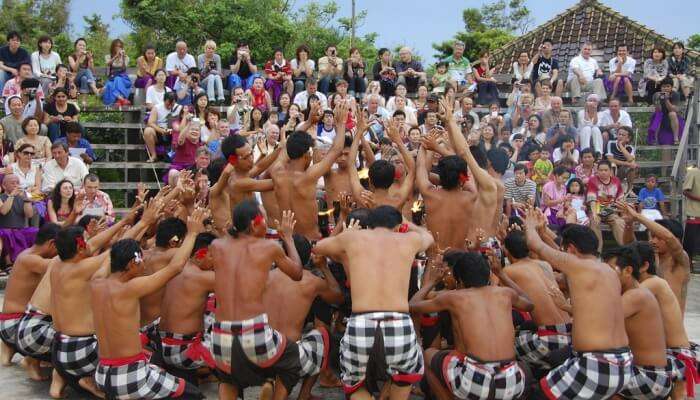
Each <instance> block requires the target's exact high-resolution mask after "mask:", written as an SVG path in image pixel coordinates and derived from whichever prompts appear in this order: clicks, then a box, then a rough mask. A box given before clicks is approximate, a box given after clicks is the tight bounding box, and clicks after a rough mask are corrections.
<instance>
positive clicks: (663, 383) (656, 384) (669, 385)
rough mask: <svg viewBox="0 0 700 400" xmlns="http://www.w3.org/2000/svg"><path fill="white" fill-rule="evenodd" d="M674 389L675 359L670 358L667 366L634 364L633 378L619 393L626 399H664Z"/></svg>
mask: <svg viewBox="0 0 700 400" xmlns="http://www.w3.org/2000/svg"><path fill="white" fill-rule="evenodd" d="M672 389H673V361H672V360H671V358H670V357H669V358H668V361H667V364H666V366H665V367H651V366H650V367H645V366H641V365H633V366H632V379H630V381H629V382H628V383H627V385H626V386H625V388H624V389H622V390H621V391H620V393H618V394H619V395H620V396H622V397H624V398H626V399H635V400H663V399H665V398H666V397H668V395H670V394H671V390H672Z"/></svg>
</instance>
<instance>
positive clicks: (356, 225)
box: [343, 218, 362, 231]
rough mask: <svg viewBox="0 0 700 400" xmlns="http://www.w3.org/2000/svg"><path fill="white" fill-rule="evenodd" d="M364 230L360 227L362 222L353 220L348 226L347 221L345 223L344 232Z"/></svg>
mask: <svg viewBox="0 0 700 400" xmlns="http://www.w3.org/2000/svg"><path fill="white" fill-rule="evenodd" d="M360 229H362V227H361V226H360V221H358V220H356V219H354V218H352V219H351V220H350V223H349V224H346V223H345V221H343V231H357V230H360Z"/></svg>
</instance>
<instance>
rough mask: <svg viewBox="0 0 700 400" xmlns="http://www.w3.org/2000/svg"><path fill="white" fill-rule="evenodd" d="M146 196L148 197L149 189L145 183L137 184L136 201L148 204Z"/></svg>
mask: <svg viewBox="0 0 700 400" xmlns="http://www.w3.org/2000/svg"><path fill="white" fill-rule="evenodd" d="M146 196H148V189H146V185H145V184H144V183H143V182H139V183H138V184H136V201H137V202H138V203H140V204H143V203H145V202H146Z"/></svg>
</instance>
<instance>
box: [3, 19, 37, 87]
mask: <svg viewBox="0 0 700 400" xmlns="http://www.w3.org/2000/svg"><path fill="white" fill-rule="evenodd" d="M5 39H6V40H7V44H6V45H5V46H2V47H0V87H4V86H5V82H7V81H9V80H10V79H12V78H14V77H16V76H17V75H19V66H20V65H22V64H30V65H31V62H32V61H31V57H30V56H29V53H28V52H27V50H25V49H24V48H22V47H21V45H22V39H21V38H20V36H19V33H18V32H16V31H11V32H8V33H7V36H6V37H5Z"/></svg>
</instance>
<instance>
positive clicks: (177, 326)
mask: <svg viewBox="0 0 700 400" xmlns="http://www.w3.org/2000/svg"><path fill="white" fill-rule="evenodd" d="M215 239H216V236H214V235H213V234H211V233H208V232H205V233H200V234H199V235H197V239H196V240H195V242H194V248H193V249H192V252H191V253H192V254H191V256H190V259H189V261H187V263H186V264H185V268H184V269H183V270H182V272H180V273H179V274H178V275H176V276H175V277H174V278H172V279H171V280H170V281H169V282H168V283H167V285H166V286H165V293H164V294H163V303H162V306H161V317H160V323H159V325H158V334H159V336H160V342H161V345H160V350H161V352H162V357H163V362H164V364H165V368H166V370H167V371H168V372H170V373H172V374H173V375H176V376H179V377H181V378H184V379H186V380H187V381H188V382H190V383H192V384H193V385H198V384H199V383H198V380H197V374H196V370H197V369H198V368H201V367H210V368H214V367H215V364H214V359H213V357H212V356H211V352H210V351H209V345H208V343H206V342H205V341H204V338H203V337H204V319H203V317H202V315H203V312H204V309H205V306H206V303H207V299H208V296H209V293H212V292H214V279H215V278H214V263H213V262H212V257H211V254H210V253H209V245H210V244H211V243H212V242H213V241H214V240H215Z"/></svg>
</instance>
